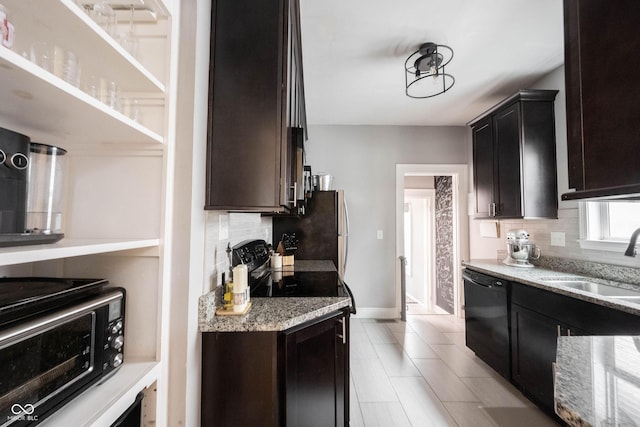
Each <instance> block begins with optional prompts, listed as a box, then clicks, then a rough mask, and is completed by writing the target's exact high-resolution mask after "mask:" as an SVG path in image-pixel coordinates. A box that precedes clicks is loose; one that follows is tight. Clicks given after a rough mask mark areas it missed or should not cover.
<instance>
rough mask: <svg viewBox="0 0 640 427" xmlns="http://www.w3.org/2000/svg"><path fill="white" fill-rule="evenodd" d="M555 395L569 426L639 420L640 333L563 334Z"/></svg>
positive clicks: (623, 423)
mask: <svg viewBox="0 0 640 427" xmlns="http://www.w3.org/2000/svg"><path fill="white" fill-rule="evenodd" d="M555 401H556V413H557V414H558V416H560V418H562V419H563V420H564V421H566V422H567V423H568V424H569V425H570V426H598V427H600V426H604V427H608V426H612V427H613V426H629V427H631V426H637V425H638V421H639V420H640V405H638V402H640V337H629V336H589V337H582V336H569V337H567V336H561V337H559V338H558V350H557V361H556V369H555Z"/></svg>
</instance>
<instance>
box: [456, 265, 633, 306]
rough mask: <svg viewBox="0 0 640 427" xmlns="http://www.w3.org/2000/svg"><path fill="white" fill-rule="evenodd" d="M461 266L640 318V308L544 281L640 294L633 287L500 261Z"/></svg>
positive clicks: (627, 284)
mask: <svg viewBox="0 0 640 427" xmlns="http://www.w3.org/2000/svg"><path fill="white" fill-rule="evenodd" d="M462 265H463V266H465V267H469V268H470V269H472V270H475V271H478V272H481V273H486V274H489V275H492V276H495V277H499V278H501V279H506V280H512V281H516V282H518V283H522V284H525V285H530V286H534V287H536V288H540V289H545V290H548V291H551V292H555V293H557V294H562V295H567V296H570V297H573V298H577V299H581V300H584V301H589V302H592V303H595V304H599V305H603V306H606V307H611V308H615V309H617V310H620V311H624V312H627V313H631V314H635V315H639V316H640V304H637V303H633V302H629V301H624V300H620V299H615V298H609V297H606V296H603V295H598V294H595V293H592V292H587V291H583V290H579V289H574V288H569V287H567V286H563V285H561V284H555V283H549V282H546V281H545V280H554V279H555V280H563V279H565V280H566V279H582V280H588V281H590V282H595V283H602V284H606V285H613V286H617V287H620V288H626V289H633V290H637V291H639V292H640V286H638V285H635V284H630V283H624V282H617V281H612V280H604V279H600V278H594V277H589V276H585V275H577V274H571V273H567V272H562V271H557V270H550V269H547V268H542V267H533V268H524V267H514V266H510V265H506V264H504V263H503V262H502V261H500V260H495V259H489V260H470V261H463V262H462Z"/></svg>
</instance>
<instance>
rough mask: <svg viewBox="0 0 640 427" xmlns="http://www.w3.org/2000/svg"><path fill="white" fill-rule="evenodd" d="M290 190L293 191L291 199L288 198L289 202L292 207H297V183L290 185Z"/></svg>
mask: <svg viewBox="0 0 640 427" xmlns="http://www.w3.org/2000/svg"><path fill="white" fill-rule="evenodd" d="M291 191H293V197H292V199H293V200H290V201H289V203H291V204H292V205H293V207H294V208H295V207H297V206H298V183H297V182H294V183H293V185H292V186H291Z"/></svg>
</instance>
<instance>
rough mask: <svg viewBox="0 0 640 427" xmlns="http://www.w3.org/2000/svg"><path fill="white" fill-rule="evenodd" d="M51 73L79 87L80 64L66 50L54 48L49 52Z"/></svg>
mask: <svg viewBox="0 0 640 427" xmlns="http://www.w3.org/2000/svg"><path fill="white" fill-rule="evenodd" d="M51 52H52V55H51V71H52V72H53V74H55V75H56V76H58V77H60V78H61V79H62V80H64V81H66V82H67V83H69V84H72V85H73V86H75V87H78V86H79V85H80V63H79V61H78V56H77V55H76V54H75V53H74V52H73V51H70V50H68V49H64V48H62V47H60V46H54V47H53V48H52V50H51Z"/></svg>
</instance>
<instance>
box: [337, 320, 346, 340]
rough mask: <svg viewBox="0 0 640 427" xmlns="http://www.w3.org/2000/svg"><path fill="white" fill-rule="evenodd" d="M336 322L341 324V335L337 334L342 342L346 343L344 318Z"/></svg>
mask: <svg viewBox="0 0 640 427" xmlns="http://www.w3.org/2000/svg"><path fill="white" fill-rule="evenodd" d="M338 322H340V323H341V324H342V335H341V334H338V338H342V344H346V343H347V326H346V324H345V321H344V319H340V320H338Z"/></svg>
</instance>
